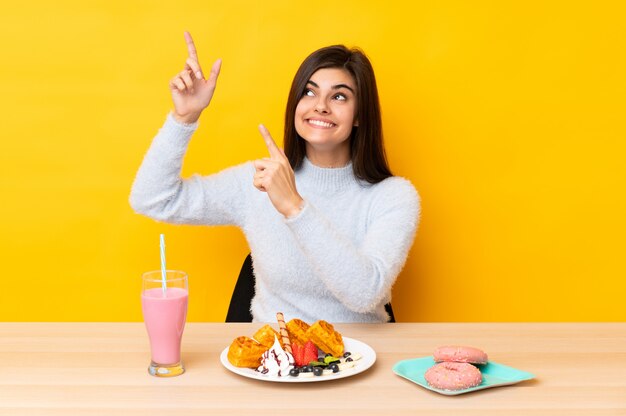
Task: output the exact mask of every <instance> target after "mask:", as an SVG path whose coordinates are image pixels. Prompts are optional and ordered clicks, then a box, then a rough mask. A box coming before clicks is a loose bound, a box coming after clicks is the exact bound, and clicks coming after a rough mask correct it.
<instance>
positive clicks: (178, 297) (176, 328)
mask: <svg viewBox="0 0 626 416" xmlns="http://www.w3.org/2000/svg"><path fill="white" fill-rule="evenodd" d="M176 273H180V274H182V276H174V274H176ZM146 275H149V276H146ZM157 275H159V276H160V272H148V273H146V274H144V289H143V291H142V292H141V307H142V311H143V318H144V321H145V323H146V329H147V330H148V337H149V338H150V349H151V353H152V362H151V363H150V367H149V368H148V371H149V372H150V374H152V375H155V376H161V377H168V376H174V375H179V374H182V373H183V372H184V371H185V370H184V367H183V365H182V362H181V354H180V344H181V339H182V336H183V330H184V328H185V319H186V317H187V302H188V290H187V276H186V275H185V274H184V273H183V272H175V271H171V270H168V271H167V277H168V279H167V288H166V290H165V292H163V288H162V286H161V281H160V280H159V279H158V277H159V276H157Z"/></svg>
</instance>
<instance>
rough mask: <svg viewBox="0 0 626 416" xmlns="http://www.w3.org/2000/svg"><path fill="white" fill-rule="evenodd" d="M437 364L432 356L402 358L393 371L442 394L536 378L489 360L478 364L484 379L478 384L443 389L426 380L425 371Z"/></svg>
mask: <svg viewBox="0 0 626 416" xmlns="http://www.w3.org/2000/svg"><path fill="white" fill-rule="evenodd" d="M435 364H436V363H435V360H433V357H432V356H429V357H422V358H414V359H410V360H402V361H398V362H397V363H396V364H395V365H394V366H393V372H394V373H396V374H397V375H399V376H400V377H404V378H406V379H407V380H409V381H412V382H413V383H416V384H419V385H420V386H422V387H424V388H425V389H428V390H432V391H434V392H437V393H440V394H445V395H447V396H454V395H457V394H463V393H469V392H472V391H476V390H483V389H488V388H491V387H499V386H508V385H511V384H515V383H519V382H520V381H524V380H530V379H533V378H535V376H534V375H533V374H531V373H528V372H526V371H521V370H518V369H516V368H513V367H509V366H506V365H503V364H498V363H494V362H493V361H489V362H488V363H487V364H483V365H477V366H476V367H478V368H479V369H480V372H481V373H482V374H483V381H482V383H480V384H479V385H478V386H475V387H470V388H469V389H463V390H441V389H436V388H434V387H432V386H429V385H428V383H427V382H426V379H424V373H426V370H428V369H429V368H430V367H432V366H433V365H435Z"/></svg>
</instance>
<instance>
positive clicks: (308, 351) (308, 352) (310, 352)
mask: <svg viewBox="0 0 626 416" xmlns="http://www.w3.org/2000/svg"><path fill="white" fill-rule="evenodd" d="M303 350H304V354H303V358H302V359H303V361H304V364H303V365H308V364H309V363H310V362H311V361H317V347H316V346H315V344H313V341H307V342H306V344H304V347H303Z"/></svg>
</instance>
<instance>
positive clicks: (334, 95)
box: [295, 68, 357, 153]
mask: <svg viewBox="0 0 626 416" xmlns="http://www.w3.org/2000/svg"><path fill="white" fill-rule="evenodd" d="M355 93H356V83H355V82H354V79H353V78H352V75H350V73H349V72H348V71H346V70H345V69H342V68H323V69H319V70H317V71H316V72H315V73H313V75H311V78H310V79H309V81H308V83H307V86H306V89H305V91H304V92H303V95H302V98H301V99H300V101H299V102H298V105H297V106H296V114H295V127H296V131H297V132H298V134H299V135H300V137H302V138H303V139H304V140H305V141H306V142H307V153H308V152H309V150H310V149H311V148H313V149H315V150H317V151H323V152H328V151H334V150H338V149H343V150H345V149H346V148H347V149H348V150H349V146H350V142H349V141H348V140H347V139H348V138H349V137H350V133H351V132H352V127H354V126H356V125H357V124H356V123H357V120H356V108H357V106H356V104H357V97H356V95H355Z"/></svg>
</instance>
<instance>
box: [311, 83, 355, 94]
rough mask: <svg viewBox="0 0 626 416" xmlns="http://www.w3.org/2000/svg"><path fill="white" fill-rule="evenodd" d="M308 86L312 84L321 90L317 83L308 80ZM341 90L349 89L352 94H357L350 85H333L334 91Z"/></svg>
mask: <svg viewBox="0 0 626 416" xmlns="http://www.w3.org/2000/svg"><path fill="white" fill-rule="evenodd" d="M307 84H311V85H313V86H314V87H315V88H319V87H320V86H319V85H317V84H316V83H315V82H313V81H311V80H308V81H307ZM340 88H345V89H347V90H350V91H351V92H352V94H355V92H354V89H352V87H350V86H349V85H346V84H337V85H333V86H332V89H334V90H338V89H340Z"/></svg>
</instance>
